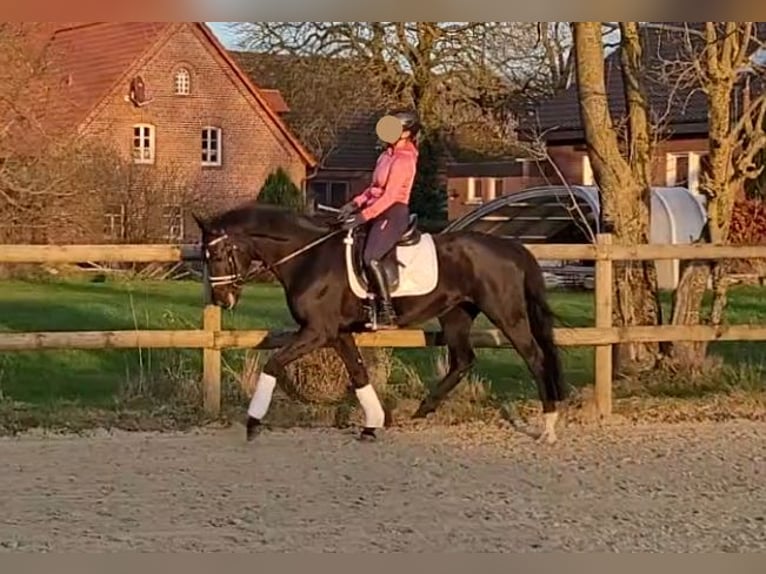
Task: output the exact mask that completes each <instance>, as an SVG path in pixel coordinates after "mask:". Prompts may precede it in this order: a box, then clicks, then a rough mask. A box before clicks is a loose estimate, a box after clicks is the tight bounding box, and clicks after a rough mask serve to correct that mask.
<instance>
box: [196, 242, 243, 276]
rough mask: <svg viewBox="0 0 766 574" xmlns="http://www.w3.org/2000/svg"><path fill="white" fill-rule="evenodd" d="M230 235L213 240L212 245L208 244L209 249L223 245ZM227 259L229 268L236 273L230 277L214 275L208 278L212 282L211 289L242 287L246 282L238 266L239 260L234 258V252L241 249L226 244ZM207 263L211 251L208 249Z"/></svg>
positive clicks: (206, 253) (206, 251) (206, 250)
mask: <svg viewBox="0 0 766 574" xmlns="http://www.w3.org/2000/svg"><path fill="white" fill-rule="evenodd" d="M228 238H229V236H228V234H226V233H224V234H223V235H221V236H219V237H216V238H215V239H213V240H212V241H211V242H210V243H208V244H207V247H210V246H211V245H216V244H218V243H223V242H224V241H226V239H228ZM225 249H226V259H227V260H228V263H229V268H230V269H232V270H233V271H234V273H231V274H229V275H212V276H209V277H208V281H209V282H210V286H211V287H220V286H221V285H237V286H239V285H241V284H242V283H244V282H245V278H244V277H242V274H241V273H240V271H239V265H238V264H237V258H236V257H234V252H235V251H237V250H238V249H239V247H238V246H237V245H236V244H233V245H232V244H230V243H228V242H227V243H226V247H225ZM205 261H210V251H208V249H207V248H206V249H205Z"/></svg>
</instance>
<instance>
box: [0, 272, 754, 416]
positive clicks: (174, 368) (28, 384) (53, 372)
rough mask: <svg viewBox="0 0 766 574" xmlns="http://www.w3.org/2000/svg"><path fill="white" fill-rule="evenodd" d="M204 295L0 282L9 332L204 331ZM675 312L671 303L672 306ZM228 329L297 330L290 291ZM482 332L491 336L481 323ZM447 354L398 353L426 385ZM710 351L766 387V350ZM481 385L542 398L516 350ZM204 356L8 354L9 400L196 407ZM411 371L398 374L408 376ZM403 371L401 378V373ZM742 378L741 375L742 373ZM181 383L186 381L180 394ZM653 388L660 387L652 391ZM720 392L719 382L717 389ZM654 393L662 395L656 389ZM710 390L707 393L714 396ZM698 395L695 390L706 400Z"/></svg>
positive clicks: (486, 371) (737, 346) (261, 300)
mask: <svg viewBox="0 0 766 574" xmlns="http://www.w3.org/2000/svg"><path fill="white" fill-rule="evenodd" d="M764 295H766V290H764V289H759V288H755V287H740V288H737V289H735V290H733V291H732V293H731V295H730V301H729V308H728V311H727V319H728V321H729V322H730V323H763V322H766V297H764ZM550 298H551V304H552V306H553V308H554V310H555V311H556V313H558V314H559V315H560V316H561V317H562V318H563V320H564V321H565V322H566V324H567V325H568V326H589V325H592V324H593V305H592V294H591V293H587V292H584V293H565V292H555V291H554V292H551V295H550ZM201 303H202V300H201V289H200V285H199V284H198V283H195V282H186V281H177V282H152V281H141V282H138V281H135V282H131V281H124V280H118V279H108V280H106V281H105V282H101V283H96V282H89V281H86V280H83V279H60V278H57V279H55V280H44V281H43V280H35V281H22V280H10V281H2V282H0V330H2V331H56V330H62V331H69V330H73V331H74V330H124V329H128V330H129V329H136V328H137V329H186V328H197V327H198V326H199V325H200V324H201V309H202V307H201ZM664 303H665V305H666V306H668V307H669V297H666V298H665V301H664ZM223 326H224V328H225V329H269V328H293V324H292V321H291V319H290V316H289V313H288V311H287V308H286V306H285V302H284V296H283V292H282V290H281V288H279V287H278V286H273V285H252V286H249V287H248V288H247V290H246V292H245V295H244V297H243V299H242V300H241V303H240V306H239V307H238V308H237V309H236V310H235V311H233V312H224V314H223ZM475 328H477V329H480V328H491V325H490V324H489V322H488V321H487V320H486V319H485V318H484V317H481V318H480V319H479V320H478V321H477V324H476V326H475ZM439 352H440V350H437V349H430V350H419V349H418V350H412V349H406V350H405V349H398V350H395V351H394V356H395V357H396V359H397V360H398V363H399V364H403V365H405V366H406V369H405V371H406V373H407V376H408V377H410V378H411V377H412V376H417V377H419V378H420V379H421V380H423V381H425V384H430V382H431V381H432V380H433V379H434V378H435V376H436V375H435V373H434V363H435V360H436V358H437V357H438V354H439ZM711 352H712V353H713V354H715V355H717V356H718V357H720V360H721V361H722V362H723V364H724V365H726V366H728V367H727V368H728V369H729V370H728V371H727V372H729V373H730V375H729V379H727V381H726V383H725V384H726V385H728V386H736V384H738V383H737V381H738V380H739V379H747V381H749V383H748V384H749V385H750V386H756V387H757V386H759V385H762V384H763V383H762V378H761V376H760V375H761V372H762V371H761V366H762V365H766V361H764V359H766V343H755V342H742V343H715V344H713V345H712V346H711ZM478 355H479V361H478V363H477V366H476V369H475V376H476V377H477V380H481V381H486V382H488V383H489V384H491V387H492V392H493V393H495V394H497V395H500V396H504V397H509V398H522V399H523V398H534V397H535V396H536V391H535V388H534V385H533V382H532V380H531V378H530V376H529V374H528V372H527V370H526V367H525V366H524V365H523V363H522V362H521V360H520V359H519V357H518V356H517V355H516V353H515V352H513V351H512V350H506V349H503V350H484V349H482V350H479V351H478ZM244 356H245V353H244V352H242V351H228V352H226V353H225V356H224V360H225V361H227V362H228V363H229V364H230V365H235V370H236V365H241V364H242V363H243V359H244ZM592 356H593V353H592V350H591V349H589V348H568V349H565V350H564V351H563V362H564V369H565V373H566V376H567V379H568V381H569V382H570V383H572V384H573V385H575V386H581V385H584V384H590V383H591V382H592V380H593V374H592V370H593V362H592ZM200 371H201V353H200V352H199V351H195V350H184V351H177V350H147V349H143V350H140V349H139V350H100V351H79V350H72V351H29V352H13V353H6V354H0V398H5V399H6V400H11V401H13V402H14V403H17V404H19V403H21V404H28V405H34V406H37V407H40V408H50V409H53V408H54V407H55V406H56V405H61V404H62V403H70V404H75V405H80V406H85V407H97V408H110V409H113V408H115V405H117V404H124V403H125V402H126V401H127V402H130V401H138V400H139V399H141V398H142V397H145V396H148V395H151V396H153V397H155V398H156V397H160V398H161V399H162V400H166V401H171V400H172V399H173V398H174V397H177V395H178V394H179V393H186V395H188V396H187V397H186V398H190V399H195V400H196V399H197V398H198V397H197V395H196V394H195V393H198V391H199V389H198V384H197V381H198V380H199V373H200ZM402 372H403V371H402V369H399V370H398V371H397V373H398V376H401V373H402ZM397 373H395V376H396V375H397ZM738 373H739V374H738ZM680 379H683V377H680V378H679V381H676V382H673V381H670V382H669V383H668V385H667V386H666V388H664V389H660V390H659V391H658V392H659V394H662V393H663V392H667V393H668V394H671V395H676V396H682V395H683V393H684V392H689V389H688V387H684V385H683V381H681V380H680ZM179 381H186V384H185V386H182V388H180V389H179ZM650 386H651V385H650ZM709 386H710V387H711V389H708V390H715V387H716V384H712V383H711V384H710V385H709ZM655 390H657V389H656V388H655ZM705 390H706V389H702V391H705ZM698 391H700V389H696V390H695V391H694V392H698Z"/></svg>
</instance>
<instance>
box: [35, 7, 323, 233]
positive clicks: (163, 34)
mask: <svg viewBox="0 0 766 574" xmlns="http://www.w3.org/2000/svg"><path fill="white" fill-rule="evenodd" d="M75 24H76V25H73V26H68V27H66V28H58V29H56V30H55V31H53V33H52V35H51V36H50V39H49V49H50V58H51V65H50V70H51V72H50V73H51V74H55V75H56V79H57V80H58V83H57V85H58V86H59V87H58V88H57V89H58V90H59V93H58V94H57V97H56V98H55V99H53V100H50V99H49V103H48V105H47V106H46V110H45V112H44V118H43V121H44V122H45V123H46V124H47V125H48V126H49V127H50V128H51V129H52V130H53V131H55V132H57V133H67V132H68V131H72V130H75V131H76V133H77V134H79V136H80V137H81V138H83V139H86V140H87V139H90V140H93V141H98V142H101V143H107V144H109V145H111V146H112V147H113V148H114V149H115V150H117V151H118V152H119V154H120V155H121V156H122V157H124V158H125V159H126V160H127V161H128V162H131V161H132V164H133V167H134V168H136V169H137V170H139V171H140V172H141V173H142V176H146V177H151V174H160V173H166V172H168V171H169V170H171V169H172V170H175V171H174V173H176V174H177V177H179V178H180V179H181V181H182V182H184V183H183V186H185V189H184V191H185V192H190V195H189V196H187V197H186V198H185V199H184V202H185V203H184V204H182V203H181V202H180V200H179V201H177V202H173V201H170V202H169V203H167V202H166V203H165V204H164V205H161V206H156V207H153V208H152V212H153V214H154V215H155V224H157V225H161V226H162V230H161V232H160V233H159V237H158V239H166V240H169V241H181V240H189V239H192V238H194V237H196V233H197V229H196V225H194V224H193V223H192V222H191V217H190V213H189V211H191V209H198V210H199V211H201V212H205V211H209V210H212V209H219V208H222V207H225V206H229V205H232V204H234V203H238V202H241V201H244V200H247V199H253V198H255V197H256V196H257V194H258V191H259V190H260V188H261V186H262V184H263V183H264V181H265V179H266V178H267V177H268V175H269V174H270V173H272V172H273V171H274V170H276V169H277V168H282V169H284V170H285V171H286V172H287V173H288V175H289V176H290V178H291V180H292V181H293V182H294V183H295V184H296V185H298V186H299V187H301V188H302V189H304V190H305V184H306V177H307V170H309V169H311V168H313V167H314V166H315V165H316V159H315V158H314V157H313V156H312V154H311V153H310V152H309V151H308V150H307V149H306V148H305V147H304V146H303V144H302V143H301V142H300V141H299V140H298V139H297V137H296V136H295V135H294V134H293V133H292V131H291V130H290V129H289V128H288V127H287V125H286V124H285V122H284V121H283V120H282V119H281V118H280V116H279V112H280V111H284V107H285V105H284V101H283V100H282V98H281V96H280V94H279V93H278V92H276V91H274V90H261V89H260V88H259V87H258V86H256V85H255V84H254V83H253V82H252V81H251V79H250V78H249V77H248V76H247V75H245V74H244V73H243V72H242V70H241V69H240V68H239V66H238V65H237V63H236V62H235V61H234V60H233V59H232V57H231V56H230V55H229V53H228V52H227V50H226V49H225V48H224V47H223V46H222V45H221V43H220V42H219V41H218V39H217V38H216V37H215V35H214V34H213V33H212V31H211V30H210V29H209V28H208V27H207V26H206V25H205V24H204V23H203V22H87V23H75ZM189 188H193V189H189ZM190 198H191V199H190ZM125 203H126V202H125V200H122V203H120V202H117V203H116V204H115V203H111V204H110V203H109V202H108V201H105V202H104V205H103V213H102V221H103V233H102V237H101V239H103V240H107V241H111V240H120V239H122V238H123V237H124V229H125V217H126V215H125V214H126V208H129V207H130V205H125ZM128 203H129V201H128ZM95 235H98V234H97V233H96V234H95ZM94 239H98V237H93V238H92V239H90V240H94Z"/></svg>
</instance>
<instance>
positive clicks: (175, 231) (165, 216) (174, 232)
mask: <svg viewBox="0 0 766 574" xmlns="http://www.w3.org/2000/svg"><path fill="white" fill-rule="evenodd" d="M162 224H163V227H164V229H165V239H167V240H168V241H177V242H180V241H182V240H183V237H184V217H183V210H182V209H181V206H180V205H166V206H165V207H164V208H163V210H162Z"/></svg>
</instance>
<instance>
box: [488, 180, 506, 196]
mask: <svg viewBox="0 0 766 574" xmlns="http://www.w3.org/2000/svg"><path fill="white" fill-rule="evenodd" d="M500 195H503V178H501V177H491V178H489V179H487V197H486V198H485V199H486V200H487V201H492V200H493V199H495V198H496V197H498V196H500Z"/></svg>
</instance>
